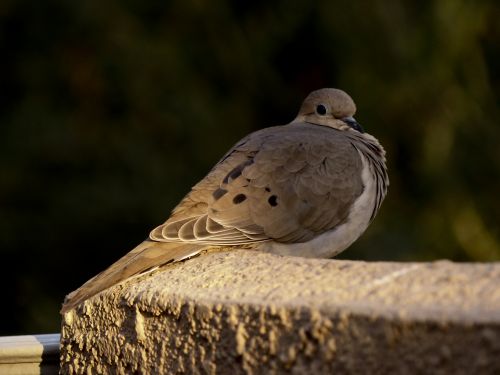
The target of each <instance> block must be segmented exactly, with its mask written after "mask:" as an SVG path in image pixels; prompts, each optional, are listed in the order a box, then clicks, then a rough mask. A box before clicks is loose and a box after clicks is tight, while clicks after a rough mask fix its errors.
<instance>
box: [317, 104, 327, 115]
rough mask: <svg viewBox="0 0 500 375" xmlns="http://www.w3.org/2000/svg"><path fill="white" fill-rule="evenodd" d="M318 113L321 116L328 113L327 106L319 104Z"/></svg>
mask: <svg viewBox="0 0 500 375" xmlns="http://www.w3.org/2000/svg"><path fill="white" fill-rule="evenodd" d="M316 113H317V114H318V115H320V116H324V115H326V107H325V106H324V105H323V104H318V105H317V106H316Z"/></svg>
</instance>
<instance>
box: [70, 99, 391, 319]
mask: <svg viewBox="0 0 500 375" xmlns="http://www.w3.org/2000/svg"><path fill="white" fill-rule="evenodd" d="M355 110H356V107H355V105H354V102H353V101H352V99H351V98H350V97H349V96H348V95H347V94H346V93H345V92H343V91H341V90H337V89H322V90H318V91H314V92H313V93H311V94H310V95H309V96H308V97H307V98H306V99H305V101H304V103H303V104H302V106H301V109H300V111H299V114H298V116H297V117H296V119H295V120H294V121H292V122H291V123H290V124H288V125H286V126H276V127H270V128H265V129H262V130H260V131H257V132H255V133H252V134H250V135H248V136H246V137H245V138H243V139H242V140H241V141H239V142H238V143H236V145H235V146H234V147H232V148H231V149H230V150H229V152H228V153H227V154H226V155H225V156H224V157H223V158H222V159H221V160H220V161H219V162H218V163H217V164H216V165H215V166H214V168H213V169H212V170H211V171H210V172H209V174H208V175H207V176H206V177H205V178H203V179H202V180H201V181H200V182H199V183H197V184H196V185H195V186H194V187H193V188H192V190H191V192H190V193H189V194H187V195H186V197H184V199H183V200H182V201H181V202H180V203H179V204H178V205H177V207H176V208H175V209H174V210H173V211H172V214H171V216H170V217H169V219H168V220H167V221H166V222H165V223H164V224H162V225H160V226H158V227H157V228H155V229H154V230H153V231H152V232H151V233H150V236H149V239H148V240H147V241H145V242H143V243H141V244H140V245H139V246H137V247H136V248H135V249H134V250H132V251H131V252H130V253H128V254H127V255H125V256H124V257H123V258H121V259H120V260H118V261H117V262H116V263H114V264H113V265H112V266H110V267H109V268H108V269H106V270H105V271H103V272H101V273H100V274H98V275H97V276H95V277H94V278H92V279H90V280H89V281H87V282H86V283H85V284H84V285H83V286H82V287H80V288H79V289H77V290H76V291H74V292H72V293H70V294H69V295H68V296H67V298H66V300H65V303H64V305H63V308H62V312H66V311H68V310H70V309H72V308H74V307H75V306H77V305H78V304H80V303H81V302H82V301H84V300H86V299H87V298H89V297H91V296H93V295H95V294H97V293H99V292H100V291H102V290H104V289H106V288H108V287H110V286H112V285H115V284H117V283H119V282H121V281H123V280H125V279H127V278H129V277H131V276H133V275H136V274H139V273H141V272H144V271H147V270H148V269H150V268H152V267H156V266H161V265H163V264H166V263H169V262H173V261H178V260H182V259H185V258H188V257H190V256H193V255H195V254H197V253H199V252H200V251H202V250H203V249H204V248H207V247H209V246H216V245H223V246H241V245H245V247H254V248H258V249H261V250H263V251H269V252H274V253H281V254H292V255H298V256H318V257H330V256H334V255H336V254H338V253H339V252H340V251H342V250H344V249H345V248H346V247H347V246H349V245H350V243H352V242H353V241H354V240H355V239H356V238H357V237H358V236H359V235H361V233H362V232H363V231H364V230H365V229H366V227H367V226H368V224H369V223H370V222H371V220H373V218H374V216H375V214H376V212H377V210H378V209H379V207H380V204H381V203H382V200H383V198H384V196H385V194H386V191H387V186H388V178H387V172H386V166H385V152H384V150H383V148H382V146H380V144H379V143H378V141H377V140H376V139H375V138H374V137H372V136H371V135H369V134H367V133H364V132H363V131H362V128H361V127H360V126H359V124H357V123H356V122H355V121H354V119H353V118H352V116H353V115H354V113H355Z"/></svg>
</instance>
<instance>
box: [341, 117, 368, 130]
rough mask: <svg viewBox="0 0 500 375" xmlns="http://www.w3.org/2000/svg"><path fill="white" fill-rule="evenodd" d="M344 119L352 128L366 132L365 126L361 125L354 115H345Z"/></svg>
mask: <svg viewBox="0 0 500 375" xmlns="http://www.w3.org/2000/svg"><path fill="white" fill-rule="evenodd" d="M342 121H344V122H345V123H346V124H347V125H349V126H350V127H351V128H352V129H354V130H357V131H358V132H360V133H364V132H365V130H364V129H363V127H362V126H361V125H359V123H358V122H357V121H356V120H355V119H354V117H351V116H349V117H344V118H343V119H342Z"/></svg>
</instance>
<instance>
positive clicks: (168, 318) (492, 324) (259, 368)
mask: <svg viewBox="0 0 500 375" xmlns="http://www.w3.org/2000/svg"><path fill="white" fill-rule="evenodd" d="M499 323H500V265H499V264H498V263H492V264H457V263H451V262H447V261H439V262H434V263H388V262H380V263H365V262H352V261H337V260H321V259H302V258H294V257H280V256H275V255H269V254H263V253H257V252H254V251H248V250H233V251H231V252H211V253H208V254H204V255H202V256H200V257H197V258H194V259H190V260H188V261H186V262H183V263H179V264H173V265H170V266H167V267H165V268H163V269H162V270H160V271H157V272H156V273H154V274H152V275H145V276H141V277H139V278H137V279H135V280H130V281H127V282H126V283H124V284H121V285H118V286H116V287H113V288H111V289H109V290H107V291H105V292H103V293H101V294H100V295H98V296H96V297H95V298H93V299H91V300H89V301H86V302H85V304H84V305H83V306H81V307H78V308H77V309H76V310H73V311H71V312H69V313H67V314H66V315H65V316H64V318H63V324H62V335H61V366H62V368H61V371H62V373H70V374H72V373H104V374H107V373H113V374H114V373H140V374H149V373H155V372H164V373H195V374H197V373H200V374H205V373H207V374H215V373H217V374H226V373H227V374H239V373H253V374H262V373H270V374H273V373H285V372H291V373H297V374H302V373H325V372H332V371H340V372H342V373H346V372H347V373H386V372H397V373H428V372H429V371H430V370H432V371H431V372H432V373H443V374H444V373H453V374H460V373H482V374H484V373H500V324H499Z"/></svg>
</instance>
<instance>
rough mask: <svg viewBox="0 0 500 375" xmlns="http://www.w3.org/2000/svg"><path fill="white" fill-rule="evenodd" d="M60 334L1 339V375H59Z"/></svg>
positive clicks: (5, 337) (3, 337)
mask: <svg viewBox="0 0 500 375" xmlns="http://www.w3.org/2000/svg"><path fill="white" fill-rule="evenodd" d="M59 340H60V337H59V334H45V335H26V336H2V337H0V375H2V374H9V375H15V374H24V375H27V374H43V375H49V374H57V373H58V372H59Z"/></svg>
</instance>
